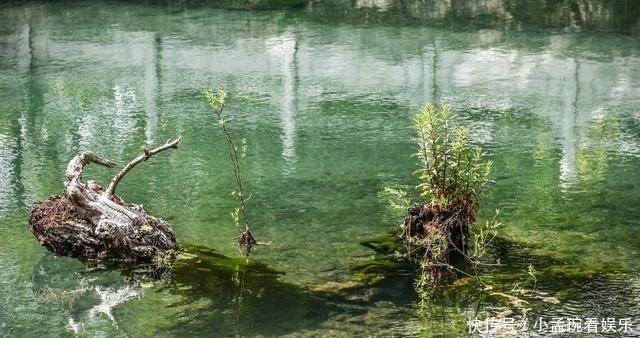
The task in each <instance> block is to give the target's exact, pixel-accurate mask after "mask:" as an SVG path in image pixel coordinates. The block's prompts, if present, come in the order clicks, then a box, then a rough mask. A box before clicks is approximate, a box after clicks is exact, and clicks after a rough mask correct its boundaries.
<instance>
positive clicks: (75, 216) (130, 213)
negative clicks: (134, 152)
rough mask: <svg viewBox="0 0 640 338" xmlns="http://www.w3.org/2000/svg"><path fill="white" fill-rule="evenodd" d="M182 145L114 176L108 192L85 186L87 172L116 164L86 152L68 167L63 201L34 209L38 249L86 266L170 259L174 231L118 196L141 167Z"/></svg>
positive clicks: (31, 222) (94, 185)
mask: <svg viewBox="0 0 640 338" xmlns="http://www.w3.org/2000/svg"><path fill="white" fill-rule="evenodd" d="M179 142H180V139H179V138H178V139H176V140H174V141H171V140H169V141H167V143H165V144H164V145H162V146H160V147H158V148H155V149H152V150H148V149H146V148H144V151H143V154H141V155H140V156H138V157H136V158H135V159H133V160H132V161H131V162H129V163H128V164H127V165H125V166H124V167H123V169H122V170H120V172H119V173H118V174H116V175H115V176H114V177H113V179H112V180H111V183H110V184H109V186H108V188H107V189H106V190H105V189H103V188H102V187H101V186H100V185H98V184H97V183H96V182H94V181H87V182H85V181H84V180H83V177H82V173H83V171H84V168H85V167H86V166H87V165H89V164H90V163H96V164H100V165H103V166H105V167H108V168H112V167H115V166H116V165H117V164H116V163H115V162H112V161H110V160H107V159H104V158H102V157H100V156H98V155H97V154H95V153H93V152H83V153H81V154H79V155H78V156H76V157H74V158H73V159H72V160H71V161H70V162H69V164H68V166H67V171H66V178H67V179H66V182H65V191H64V192H65V193H64V196H53V197H50V198H49V199H47V200H45V201H38V202H36V203H35V204H34V205H33V208H32V209H31V215H30V216H29V225H30V227H31V231H32V232H33V234H34V235H35V236H36V237H37V238H38V240H39V241H40V243H41V244H42V245H44V246H45V247H47V248H48V249H49V250H51V251H52V252H53V253H54V254H56V255H63V256H72V257H79V258H83V259H87V260H103V259H112V260H123V261H144V260H151V259H153V258H155V257H158V256H161V255H166V254H172V253H173V252H174V251H175V250H176V249H177V245H176V239H175V235H174V233H173V230H172V229H171V226H170V225H169V224H168V223H167V222H165V221H163V220H162V219H159V218H155V217H153V216H151V215H148V214H147V213H146V212H145V211H144V209H143V207H142V206H141V205H137V204H130V203H126V202H124V200H123V199H122V198H120V197H119V196H117V195H116V194H115V189H116V187H117V185H118V183H119V182H120V181H121V180H122V178H123V177H124V176H125V175H126V174H127V173H128V172H129V171H130V170H131V169H133V167H135V166H136V165H137V164H139V163H140V162H143V161H146V160H148V159H150V158H151V157H152V156H154V155H156V154H158V153H160V152H162V151H164V150H166V149H169V148H176V147H177V145H178V143H179Z"/></svg>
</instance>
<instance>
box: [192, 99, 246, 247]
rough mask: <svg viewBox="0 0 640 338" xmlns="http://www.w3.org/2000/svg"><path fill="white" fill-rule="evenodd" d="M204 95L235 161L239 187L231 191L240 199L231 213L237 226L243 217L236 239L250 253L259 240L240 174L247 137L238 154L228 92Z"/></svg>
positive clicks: (235, 175) (243, 140) (236, 179)
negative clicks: (229, 121)
mask: <svg viewBox="0 0 640 338" xmlns="http://www.w3.org/2000/svg"><path fill="white" fill-rule="evenodd" d="M204 95H205V96H206V97H207V101H208V102H209V105H210V106H211V109H212V110H213V112H214V113H215V115H216V119H217V120H218V124H219V125H220V127H221V128H222V131H223V132H224V136H225V140H226V141H227V147H228V151H229V157H230V158H231V163H233V172H234V177H235V181H236V185H237V188H238V190H237V191H233V192H232V193H231V194H232V195H233V196H234V197H235V198H236V199H237V200H238V207H237V208H235V209H234V210H233V212H232V213H231V217H232V218H233V221H234V223H235V224H236V226H239V225H240V218H241V217H242V222H243V224H244V231H243V232H242V233H240V235H239V236H238V237H236V240H237V242H238V245H239V246H240V247H241V248H242V249H244V252H245V254H246V255H249V253H251V249H252V248H253V246H254V245H256V244H257V242H256V240H255V238H254V237H253V234H252V233H251V222H249V216H247V211H246V205H245V203H246V201H247V199H248V198H247V197H245V196H246V195H245V193H244V189H243V186H242V176H241V175H240V163H241V161H242V159H244V158H245V156H246V154H247V142H246V139H242V146H241V148H240V154H238V147H237V146H236V145H235V143H234V142H233V138H232V137H231V133H230V132H229V130H228V129H227V125H226V123H225V119H224V115H223V112H224V106H225V102H226V98H227V92H226V91H225V90H222V89H219V90H218V91H217V92H216V93H214V92H213V91H211V90H205V91H204Z"/></svg>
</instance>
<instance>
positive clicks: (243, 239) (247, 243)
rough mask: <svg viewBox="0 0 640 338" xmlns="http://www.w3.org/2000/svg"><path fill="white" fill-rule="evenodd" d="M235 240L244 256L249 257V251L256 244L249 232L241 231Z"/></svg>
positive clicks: (247, 230)
mask: <svg viewBox="0 0 640 338" xmlns="http://www.w3.org/2000/svg"><path fill="white" fill-rule="evenodd" d="M235 239H236V240H237V243H238V246H239V247H240V249H241V250H242V251H243V253H244V254H245V256H249V254H251V249H253V247H254V246H255V245H256V244H258V242H257V241H256V239H255V238H254V237H253V234H252V233H251V230H249V229H246V230H245V231H243V232H242V233H241V234H240V235H239V236H238V237H236V238H235Z"/></svg>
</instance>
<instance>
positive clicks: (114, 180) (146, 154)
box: [105, 137, 180, 198]
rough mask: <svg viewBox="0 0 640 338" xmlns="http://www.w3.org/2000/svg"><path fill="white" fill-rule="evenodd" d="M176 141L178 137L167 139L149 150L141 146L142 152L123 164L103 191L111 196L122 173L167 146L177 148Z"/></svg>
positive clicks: (165, 148) (122, 175)
mask: <svg viewBox="0 0 640 338" xmlns="http://www.w3.org/2000/svg"><path fill="white" fill-rule="evenodd" d="M178 143H180V138H179V137H178V138H177V139H175V140H173V141H171V140H168V141H167V143H165V144H164V145H162V146H160V147H158V148H155V149H152V150H149V149H147V148H143V154H141V155H140V156H138V157H136V158H135V159H133V161H131V162H129V163H127V165H126V166H124V168H122V170H120V172H119V173H118V174H116V176H114V177H113V178H112V179H111V183H109V187H108V188H107V191H106V192H105V194H106V196H107V198H111V197H113V195H114V194H115V191H116V186H117V185H118V183H120V180H122V178H123V177H124V175H126V174H127V173H128V172H129V170H131V169H133V167H135V166H136V165H137V164H138V163H140V162H144V161H146V160H148V159H149V158H151V157H152V156H154V155H156V154H158V153H160V152H162V151H164V150H167V149H169V148H177V147H178Z"/></svg>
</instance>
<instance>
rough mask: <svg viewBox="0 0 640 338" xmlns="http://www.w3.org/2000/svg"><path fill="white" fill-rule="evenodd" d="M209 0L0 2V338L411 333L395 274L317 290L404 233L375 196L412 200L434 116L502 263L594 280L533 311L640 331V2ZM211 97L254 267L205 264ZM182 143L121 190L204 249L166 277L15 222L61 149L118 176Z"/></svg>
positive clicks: (406, 298) (222, 238)
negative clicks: (459, 128) (467, 165)
mask: <svg viewBox="0 0 640 338" xmlns="http://www.w3.org/2000/svg"><path fill="white" fill-rule="evenodd" d="M454 5H455V6H454ZM225 6H227V7H228V4H226V5H225V4H223V5H222V6H206V5H203V4H202V3H193V4H187V3H185V2H166V3H164V2H163V3H145V4H143V3H124V2H115V1H114V2H110V1H102V2H56V3H46V2H29V3H19V2H18V3H12V4H2V5H0V172H1V173H2V174H1V175H0V267H2V269H1V270H0V299H2V300H3V306H2V307H0V335H4V336H7V337H35V336H39V337H59V336H81V337H84V336H86V337H98V336H99V337H156V336H167V337H172V336H193V337H199V336H203V337H218V336H233V335H236V334H239V335H244V336H250V337H272V336H292V337H293V336H305V335H306V336H345V337H347V336H348V337H351V336H362V337H367V336H381V337H389V336H392V335H396V336H404V335H407V336H415V335H425V336H429V335H430V334H432V333H433V332H427V330H425V329H424V328H423V327H422V326H421V322H420V320H419V319H418V318H416V317H415V315H414V312H415V311H414V309H413V303H414V302H415V300H416V296H415V295H414V294H413V292H412V289H411V284H410V283H411V277H410V276H404V277H402V278H398V280H397V282H386V284H383V285H382V286H378V287H375V288H373V287H372V288H370V289H367V288H355V289H350V291H345V292H339V293H337V294H336V293H330V292H329V293H327V292H324V291H322V292H318V291H317V290H319V289H321V290H325V289H327V288H328V287H331V286H336V285H342V284H346V283H349V282H350V281H351V280H352V275H351V274H350V272H349V267H350V266H352V265H353V264H356V263H359V262H364V261H366V260H367V259H369V258H370V257H371V256H372V255H373V252H372V251H371V250H369V249H367V248H365V247H362V246H360V245H359V244H358V242H359V241H360V240H363V239H365V238H368V237H371V236H376V235H379V234H382V233H385V232H387V231H388V230H389V229H392V228H393V227H396V226H397V225H398V224H399V220H394V219H392V218H391V217H390V216H389V213H388V212H387V211H386V208H385V205H386V204H385V202H384V201H383V200H382V199H381V198H380V197H379V192H380V191H381V190H382V189H383V187H384V186H387V185H391V184H404V185H412V184H415V180H414V178H413V177H412V176H411V172H412V171H413V170H414V168H415V161H414V159H411V158H409V156H408V155H409V154H410V153H411V152H412V151H413V149H414V147H415V146H414V144H413V143H412V139H411V138H412V134H411V131H410V129H408V127H409V125H410V124H411V120H410V118H411V117H412V116H413V115H414V114H415V113H416V112H417V110H418V109H419V108H420V107H421V106H422V104H424V103H425V102H429V101H436V102H441V103H448V104H450V105H451V106H453V108H454V110H455V111H456V113H457V114H458V115H459V116H460V117H461V119H462V120H463V122H464V123H465V124H466V125H467V126H468V127H469V129H470V134H471V139H472V142H473V143H474V144H477V145H481V146H483V147H485V148H486V149H487V150H488V153H489V155H488V156H489V157H490V158H491V159H492V160H493V161H494V162H495V166H494V179H495V183H494V184H493V185H492V186H491V188H490V191H489V192H488V194H487V196H486V200H485V203H484V205H483V210H482V212H481V216H482V218H485V219H486V218H489V217H491V216H492V213H493V210H494V209H496V208H500V209H501V210H502V212H501V215H502V216H501V217H502V218H501V220H502V222H503V223H504V225H505V226H504V228H503V229H502V230H501V233H502V236H503V237H505V238H506V239H507V240H509V241H516V242H519V243H522V244H523V245H525V246H527V247H529V249H527V250H529V251H527V255H521V253H522V252H520V251H521V250H520V249H509V250H504V252H502V255H503V256H504V257H502V259H503V260H509V259H511V261H512V262H513V264H514V265H515V266H520V265H522V266H523V267H524V266H526V265H528V263H533V264H534V265H536V266H541V267H545V266H546V265H548V261H549V260H553V261H554V262H555V263H554V264H559V265H561V266H564V267H566V268H573V269H577V270H579V271H584V270H588V269H591V268H587V267H594V266H596V267H600V268H599V270H598V271H600V272H599V273H597V274H596V275H594V276H591V277H571V276H568V277H558V279H557V280H556V279H555V278H554V279H548V280H546V281H544V280H542V281H541V288H543V290H545V291H546V292H549V293H550V294H553V295H556V296H558V298H560V299H561V300H562V301H563V302H562V303H561V304H560V305H554V306H549V307H548V308H545V307H543V308H538V309H536V311H537V313H542V314H549V315H551V314H556V315H561V316H573V315H575V316H581V317H589V316H596V315H598V316H612V315H615V316H616V317H623V316H624V317H633V318H636V319H637V320H638V321H639V322H638V324H640V309H638V285H640V284H638V271H637V261H638V255H639V252H638V251H639V250H640V247H639V244H638V241H637V238H638V235H640V234H639V231H640V227H639V225H640V224H639V221H638V219H639V218H640V209H639V208H638V205H640V181H639V179H638V175H637V172H638V171H637V170H638V169H637V168H639V167H640V108H639V107H640V44H638V35H637V34H638V30H639V27H640V21H639V19H638V17H639V16H638V13H639V9H638V6H637V5H636V4H634V3H633V2H628V1H617V2H608V3H605V2H599V1H575V2H570V3H569V4H564V5H562V4H546V3H543V2H526V3H525V2H524V1H522V2H521V1H471V2H466V3H465V4H457V2H438V1H432V2H418V1H415V2H406V3H405V2H394V1H356V2H351V3H339V2H336V3H326V2H313V3H311V4H308V5H305V6H303V7H301V8H298V7H296V8H295V9H286V8H284V9H283V8H282V5H281V4H277V5H275V6H272V4H270V3H266V5H262V3H259V2H253V3H249V5H247V6H240V7H243V8H245V7H247V8H249V9H251V10H242V11H239V10H236V7H237V6H236V5H234V6H232V7H233V8H231V9H230V8H225ZM274 7H275V8H274ZM221 87H222V88H226V89H227V90H228V91H229V92H230V97H229V101H228V113H229V114H230V119H229V121H228V123H229V127H230V128H231V131H232V133H234V135H235V136H236V137H237V138H241V137H245V138H246V139H247V142H248V144H249V153H248V157H247V159H246V162H245V163H244V167H243V170H244V172H243V173H244V175H245V182H246V185H247V187H246V190H247V192H248V193H251V199H250V201H249V206H248V208H249V215H250V217H251V219H252V223H254V229H253V231H254V234H255V235H256V237H258V240H260V241H265V242H267V241H271V242H272V243H271V245H270V246H269V247H268V248H259V249H258V251H257V252H255V254H254V255H253V259H255V260H256V261H258V262H260V263H261V264H264V265H266V267H263V266H260V267H256V268H251V267H249V268H247V267H244V268H242V267H243V266H244V265H243V264H240V263H238V262H236V261H231V262H229V261H227V260H226V259H225V258H220V257H218V256H217V254H218V253H219V254H223V255H226V256H229V257H239V254H238V252H237V250H236V249H235V248H234V247H233V246H232V245H231V243H232V238H233V237H234V236H236V234H237V233H238V231H239V230H238V229H237V228H235V227H234V226H233V224H232V221H231V217H230V212H231V210H232V209H233V207H234V206H235V204H234V203H235V202H234V200H233V198H232V197H231V195H230V193H231V191H232V190H233V189H234V185H233V176H232V168H231V166H230V163H229V161H228V159H227V157H226V156H227V154H226V153H225V147H226V145H225V143H224V139H223V136H222V134H221V132H220V130H219V128H218V126H217V124H216V123H215V120H214V118H213V116H212V114H211V112H210V111H209V110H208V107H207V104H206V102H205V100H204V98H203V95H202V90H203V89H205V88H213V89H215V88H221ZM178 135H179V136H181V137H182V143H181V146H180V148H179V149H178V150H176V151H171V152H167V153H164V154H162V155H161V156H158V157H157V158H155V159H154V160H153V161H150V162H148V163H144V164H142V165H140V166H139V167H137V168H136V169H135V170H134V171H133V172H131V173H130V174H129V175H127V177H126V179H125V180H124V181H123V182H122V184H121V185H120V186H119V193H120V194H121V195H122V196H123V198H125V200H127V201H132V202H136V203H142V204H144V206H145V208H146V210H147V211H149V212H150V213H152V214H154V215H157V216H159V217H162V218H165V219H166V220H168V221H169V222H171V224H172V225H173V228H174V230H175V232H176V235H177V237H178V239H179V241H180V242H181V243H183V244H185V245H198V246H204V247H207V248H210V249H213V250H215V252H216V253H212V252H210V251H207V250H203V251H201V252H200V254H199V255H200V256H199V257H200V259H198V258H193V257H191V256H189V257H183V258H182V259H181V261H180V262H181V263H179V264H182V265H179V266H178V267H176V271H174V272H173V277H169V278H168V279H166V280H165V281H164V282H162V283H159V284H154V283H151V282H142V283H140V282H136V283H129V282H128V281H127V278H125V277H123V276H121V275H120V274H119V273H117V272H103V271H101V270H100V269H95V268H90V267H85V266H84V265H82V264H80V263H79V262H77V261H76V260H73V259H68V258H54V257H52V256H51V255H50V254H49V253H47V252H46V250H45V249H44V248H42V247H40V246H39V245H38V243H37V241H36V240H35V238H34V237H33V236H32V235H31V233H30V232H29V230H28V227H27V224H26V220H27V217H28V213H29V208H30V206H31V204H32V203H33V202H34V201H36V200H39V199H44V198H46V197H48V196H50V195H53V194H58V193H60V192H61V191H62V181H63V179H64V177H63V171H64V169H65V167H66V164H67V162H68V161H69V160H70V159H71V158H72V157H73V156H74V155H75V154H77V153H78V152H80V151H83V150H88V149H91V150H93V151H96V152H98V153H100V154H103V155H105V156H106V157H108V158H110V159H113V160H115V161H118V162H120V163H123V162H126V161H128V160H129V159H131V158H133V157H134V156H136V155H137V154H138V153H139V152H140V147H141V146H142V145H144V144H150V145H154V144H160V143H163V142H164V141H166V140H167V139H169V138H174V137H176V136H178ZM113 174H114V173H113V172H112V171H109V170H107V169H104V168H91V169H90V170H89V172H88V173H87V177H91V178H93V179H96V180H98V181H101V182H106V181H107V180H108V179H109V178H110V177H111V176H112V175H113ZM516 248H517V247H516ZM513 250H515V251H513ZM509 257H511V258H509ZM198 260H199V262H196V261H198ZM199 264H201V265H202V266H200V265H199ZM238 266H239V267H240V268H238V269H239V270H237V271H236V270H234V269H235V268H234V267H238ZM245 270H246V271H247V272H244V271H245ZM603 270H604V271H605V272H607V271H608V272H611V273H613V274H614V275H615V276H611V275H606V276H603V275H602V271H603ZM194 271H197V273H194ZM276 271H279V272H284V274H283V275H281V274H278V273H276ZM620 271H624V273H619V272H620ZM245 274H246V278H247V279H246V282H247V289H248V290H250V291H251V293H249V294H248V295H245V298H243V299H244V300H245V301H244V302H240V305H241V306H238V298H237V296H238V294H237V292H238V291H237V290H238V289H239V287H238V284H239V283H237V281H238V280H242V278H240V276H242V275H245ZM189 290H190V291H189ZM314 290H315V291H314ZM567 290H568V291H567ZM563 292H564V293H563ZM563 295H564V297H562V296H563ZM593 299H596V302H595V303H594V302H593V301H592V300H593ZM452 302H453V303H456V302H455V300H452ZM105 304H107V305H109V304H110V306H107V305H105ZM101 306H102V307H101ZM238 308H240V310H238ZM238 313H240V314H241V316H238Z"/></svg>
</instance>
